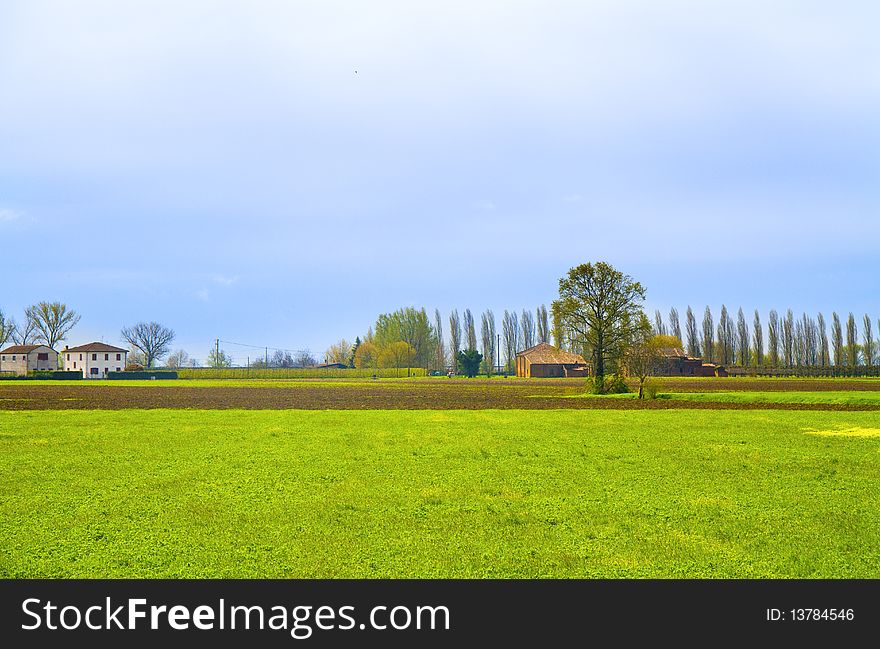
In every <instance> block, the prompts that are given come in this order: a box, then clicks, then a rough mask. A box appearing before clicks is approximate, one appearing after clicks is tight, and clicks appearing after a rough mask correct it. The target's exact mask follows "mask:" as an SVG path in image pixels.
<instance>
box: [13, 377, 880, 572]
mask: <svg viewBox="0 0 880 649" xmlns="http://www.w3.org/2000/svg"><path fill="white" fill-rule="evenodd" d="M156 383H158V382H156ZM717 396H718V395H713V397H714V398H717ZM0 443H2V445H3V453H2V455H0V466H2V492H0V493H2V495H0V511H2V520H3V525H2V527H0V576H2V577H673V578H677V577H814V578H825V577H863V578H878V577H880V558H878V553H877V548H878V547H880V414H878V413H876V412H802V411H749V410H742V411H723V412H722V411H712V410H677V411H638V410H635V411H594V410H581V411H556V410H549V411H548V410H544V411H531V410H508V411H499V410H478V411H460V410H447V411H383V410H360V411H299V410H274V411H267V410H258V411H240V410H214V411H205V410H148V411H142V410H115V411H82V410H81V411H48V410H47V411H20V412H8V411H0Z"/></svg>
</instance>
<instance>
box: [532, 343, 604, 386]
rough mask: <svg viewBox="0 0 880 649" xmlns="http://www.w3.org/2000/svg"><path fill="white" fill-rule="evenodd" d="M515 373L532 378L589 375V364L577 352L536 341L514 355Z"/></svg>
mask: <svg viewBox="0 0 880 649" xmlns="http://www.w3.org/2000/svg"><path fill="white" fill-rule="evenodd" d="M516 375H517V376H522V377H533V378H548V377H572V376H589V375H590V365H589V364H588V363H587V361H586V360H584V357H583V356H580V355H579V354H573V353H572V352H567V351H564V350H562V349H559V348H558V347H554V346H553V345H549V344H547V343H538V344H537V345H535V346H534V347H530V348H529V349H526V350H524V351H521V352H519V353H518V354H517V355H516Z"/></svg>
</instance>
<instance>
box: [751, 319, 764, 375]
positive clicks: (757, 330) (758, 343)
mask: <svg viewBox="0 0 880 649" xmlns="http://www.w3.org/2000/svg"><path fill="white" fill-rule="evenodd" d="M752 346H753V347H754V351H755V364H756V365H758V366H759V367H760V366H762V365H764V328H763V327H762V326H761V315H760V314H759V313H758V310H757V309H755V318H754V320H753V321H752Z"/></svg>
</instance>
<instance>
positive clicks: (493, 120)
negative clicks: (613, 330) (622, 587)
mask: <svg viewBox="0 0 880 649" xmlns="http://www.w3.org/2000/svg"><path fill="white" fill-rule="evenodd" d="M180 5H184V6H180ZM878 20H880V5H877V4H876V3H871V2H836V3H827V2H806V1H798V2H793V1H792V2H773V3H767V2H752V1H750V0H745V1H743V0H740V1H737V2H710V1H701V2H683V1H676V0H671V1H667V2H664V3H656V2H635V1H629V2H627V1H625V0H624V1H620V0H617V1H613V2H612V1H609V2H603V1H598V2H589V3H587V2H553V1H550V2H548V1H546V0H544V1H542V2H478V3H473V2H455V1H448V2H442V3H441V2H432V3H425V2H413V1H410V2H370V3H360V2H333V1H327V0H323V1H320V2H296V1H289V2H281V1H277V2H270V1H256V2H248V3H242V2H223V1H213V2H198V1H191V2H185V3H179V2H161V1H160V2H150V3H135V2H118V1H107V2H96V1H89V0H82V1H80V2H76V3H69V2H44V1H41V0H27V1H22V2H18V1H10V0H5V1H4V2H2V3H0V240H2V241H3V247H4V254H3V270H2V293H0V308H2V309H3V310H4V311H5V312H6V313H8V314H9V313H11V314H12V315H14V316H16V317H18V318H20V314H21V311H22V310H23V309H24V307H25V306H26V305H27V304H29V303H32V302H35V301H38V300H56V299H58V300H63V301H65V302H67V303H68V304H69V305H71V306H72V307H73V308H75V309H76V310H77V311H79V312H80V313H81V314H82V316H83V317H82V321H81V322H80V324H79V325H78V327H77V328H76V329H75V330H74V332H73V334H72V335H71V339H70V342H72V343H81V342H86V341H88V340H92V339H104V340H106V341H108V342H118V341H119V339H118V335H119V334H118V332H119V329H120V328H121V327H122V326H124V325H128V324H133V323H134V322H137V321H138V320H153V319H155V320H158V321H160V322H163V323H165V324H167V325H169V326H171V327H172V328H174V329H175V330H176V332H177V336H178V340H177V341H176V346H179V347H183V348H185V349H187V351H189V353H190V354H191V355H193V356H196V357H200V358H203V357H204V356H205V354H206V353H207V351H208V349H209V348H210V345H211V342H212V340H213V339H214V338H216V337H219V338H221V339H223V340H231V341H239V342H246V343H253V344H256V345H269V346H275V347H284V348H290V349H302V348H309V349H311V350H312V351H313V352H315V353H317V354H321V353H322V352H323V350H324V349H325V348H326V347H327V346H328V345H329V344H330V343H332V342H334V341H336V340H337V339H339V338H341V337H346V338H349V339H353V338H354V337H355V336H356V335H358V334H361V333H363V332H364V331H365V330H366V329H367V327H368V326H369V325H370V324H371V323H372V322H373V321H374V320H375V317H376V315H377V314H379V313H381V312H384V311H390V310H393V309H395V308H398V307H401V306H405V305H416V306H425V307H427V308H429V309H433V308H435V307H438V308H440V309H441V311H442V312H443V314H444V315H445V314H447V313H448V311H449V310H450V309H451V308H459V309H463V308H466V307H470V308H471V309H472V310H474V311H475V312H477V311H482V310H483V309H486V308H492V309H494V310H495V311H496V312H501V311H502V310H503V309H505V308H509V309H511V308H514V309H522V308H534V307H535V306H537V305H538V304H540V303H547V304H548V305H549V303H550V301H552V299H553V298H554V295H555V292H556V288H557V281H558V279H559V277H560V276H562V275H563V274H564V273H565V272H566V271H567V269H568V268H569V267H571V266H573V265H576V264H578V263H582V262H585V261H596V260H607V261H610V262H611V263H613V264H614V265H616V266H617V267H619V268H620V269H621V270H623V271H625V272H627V273H629V274H631V275H632V276H634V277H635V278H636V279H639V280H640V281H642V282H643V284H645V285H646V287H647V289H648V301H647V307H648V309H649V310H650V311H651V312H653V309H655V308H660V309H662V310H663V311H664V313H666V312H667V311H668V309H669V307H670V306H676V307H678V309H679V311H680V312H681V313H682V314H683V313H684V310H685V308H686V306H687V305H688V304H691V305H692V306H693V307H694V308H695V310H697V312H698V313H701V312H702V309H703V308H704V306H705V305H706V304H709V305H712V307H713V310H714V311H715V315H716V319H717V312H718V310H719V309H720V306H721V303H722V302H724V303H726V304H727V306H728V307H729V308H732V309H733V310H734V311H735V309H736V308H737V307H739V306H742V307H744V309H745V310H746V311H747V312H750V311H751V310H752V309H754V308H759V309H761V311H762V313H766V311H767V310H769V309H770V308H777V309H779V310H784V309H785V308H788V307H791V308H793V309H795V311H796V312H800V311H803V310H807V311H810V312H816V311H820V310H821V311H824V312H826V314H827V313H828V312H830V311H832V310H835V309H836V310H838V311H842V312H848V311H854V312H856V313H857V314H858V315H860V314H861V313H864V312H868V313H871V314H873V315H874V317H875V318H877V317H880V296H878V279H877V278H878V273H877V266H878V260H880V254H878V252H880V218H878V213H880V212H878V207H880V183H878V180H880V178H878V175H880V146H878V145H880V41H878V39H877V38H876V25H877V24H878ZM108 240H110V241H112V242H114V246H112V247H110V248H108V247H106V245H105V243H106V242H107V241H108ZM228 349H229V351H231V352H233V353H234V355H235V356H237V357H242V358H241V360H244V358H243V357H244V356H245V355H246V354H247V351H246V350H245V349H244V348H241V349H236V348H232V347H229V348H228Z"/></svg>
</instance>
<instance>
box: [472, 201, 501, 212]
mask: <svg viewBox="0 0 880 649" xmlns="http://www.w3.org/2000/svg"><path fill="white" fill-rule="evenodd" d="M472 206H473V207H474V208H476V209H478V210H483V211H484V212H494V211H495V210H496V209H497V207H496V205H495V203H493V202H492V201H487V200H482V201H475V202H473V203H472Z"/></svg>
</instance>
